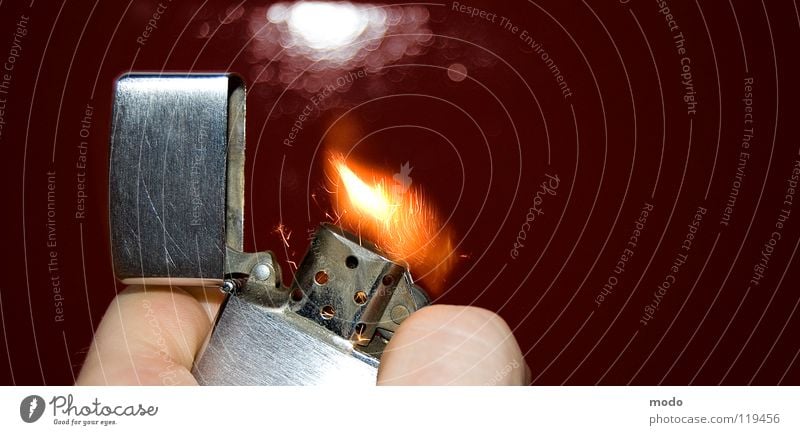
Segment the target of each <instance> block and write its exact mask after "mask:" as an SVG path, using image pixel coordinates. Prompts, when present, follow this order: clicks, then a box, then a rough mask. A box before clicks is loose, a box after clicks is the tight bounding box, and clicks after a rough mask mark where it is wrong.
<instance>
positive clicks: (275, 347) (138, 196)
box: [109, 74, 428, 385]
mask: <svg viewBox="0 0 800 435" xmlns="http://www.w3.org/2000/svg"><path fill="white" fill-rule="evenodd" d="M112 119H113V121H112V128H111V152H110V160H111V164H110V174H109V196H110V198H109V199H110V228H111V243H112V255H113V260H114V269H115V274H116V276H117V277H118V278H119V279H120V280H121V281H122V282H124V283H129V284H144V285H176V286H203V287H218V288H220V289H221V290H222V291H224V292H225V293H226V294H227V296H226V299H225V302H224V303H223V306H222V308H221V309H220V312H219V314H218V315H217V318H216V321H215V326H214V330H213V332H212V333H211V335H210V336H209V338H208V340H207V342H206V344H205V346H204V348H203V350H202V351H201V352H200V353H199V354H198V355H197V357H196V359H195V365H194V369H193V373H194V375H195V376H196V378H197V380H198V382H199V383H201V384H206V385H315V384H349V385H353V384H374V383H375V380H376V376H377V368H378V366H379V364H380V357H381V354H382V352H383V349H384V347H385V346H386V344H387V343H388V341H389V340H390V339H391V337H392V335H393V333H394V331H395V330H396V328H397V327H398V326H399V325H400V323H402V321H403V320H404V319H405V318H406V317H408V316H409V315H410V314H411V313H413V312H414V311H416V310H417V309H419V308H421V307H423V306H425V305H427V304H428V299H427V297H426V295H425V293H424V291H422V290H421V289H420V288H418V287H417V286H415V285H414V284H413V282H412V279H411V276H410V274H409V273H408V270H407V268H406V267H404V266H403V265H401V264H398V263H396V262H393V261H391V260H389V259H387V258H386V257H385V256H384V255H382V254H381V253H380V251H379V250H378V249H377V248H376V247H375V246H372V245H371V244H369V243H368V242H365V241H361V240H359V239H357V238H356V237H354V236H353V235H351V234H349V233H347V232H346V231H344V230H342V229H340V228H337V227H335V226H332V225H328V224H323V225H321V226H320V228H319V229H318V230H317V232H316V233H315V235H314V236H313V238H312V240H311V245H310V247H309V250H308V253H307V254H306V256H305V258H304V259H303V261H302V262H301V264H300V266H299V267H298V270H297V272H296V274H295V279H294V281H293V283H292V285H291V286H290V287H285V286H284V285H283V282H282V281H281V276H280V267H279V265H278V264H277V263H276V261H275V258H274V256H273V255H272V253H270V252H256V253H245V252H243V220H244V199H243V198H244V161H245V154H244V149H245V138H244V134H245V89H244V85H243V83H242V82H241V81H240V80H239V79H237V78H236V77H234V76H231V75H227V74H214V75H207V74H206V75H201V74H188V75H148V74H129V75H126V76H123V77H122V78H120V79H119V80H118V82H117V86H116V92H115V99H114V114H113V118H112Z"/></svg>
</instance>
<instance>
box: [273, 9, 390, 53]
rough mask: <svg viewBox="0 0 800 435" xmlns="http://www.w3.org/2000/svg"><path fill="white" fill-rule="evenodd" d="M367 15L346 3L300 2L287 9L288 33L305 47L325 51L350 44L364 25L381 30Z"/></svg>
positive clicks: (367, 13) (359, 33) (375, 21)
mask: <svg viewBox="0 0 800 435" xmlns="http://www.w3.org/2000/svg"><path fill="white" fill-rule="evenodd" d="M267 14H268V15H269V12H268V13H267ZM371 15H373V14H370V13H369V11H364V10H360V9H358V8H356V7H355V6H353V5H352V4H350V3H326V2H303V3H297V4H295V5H293V6H292V7H291V9H290V10H289V14H288V16H289V17H288V20H287V21H288V24H289V31H291V32H292V34H293V35H295V36H296V37H298V38H301V39H302V40H303V42H305V44H306V45H307V46H308V47H310V48H313V49H315V50H325V51H328V50H336V49H340V48H343V47H345V46H346V45H348V44H350V43H352V42H353V41H354V40H355V39H356V38H357V37H358V36H359V35H361V33H362V32H363V31H364V29H365V28H366V27H367V25H368V24H371V25H372V26H373V27H383V26H382V24H383V23H380V22H377V21H378V20H371V18H372V17H371ZM380 30H383V29H380ZM380 33H381V34H382V33H383V32H382V31H381V32H380Z"/></svg>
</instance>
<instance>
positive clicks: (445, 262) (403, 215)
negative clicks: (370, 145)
mask: <svg viewBox="0 0 800 435" xmlns="http://www.w3.org/2000/svg"><path fill="white" fill-rule="evenodd" d="M329 162H330V165H331V168H332V169H333V171H334V173H335V174H336V177H335V178H336V180H337V181H336V182H334V183H333V189H332V191H333V194H334V199H335V201H334V204H335V205H334V206H335V211H336V214H337V216H338V217H339V219H340V225H343V226H346V227H348V229H350V230H351V231H354V232H356V233H358V234H359V235H360V236H363V237H366V238H367V239H369V240H371V241H372V242H374V243H375V244H376V245H378V247H379V248H380V249H381V250H382V251H384V253H386V254H387V255H388V256H389V257H390V258H391V259H392V260H394V261H404V262H406V263H408V265H409V269H410V270H411V272H412V273H413V274H414V276H415V277H417V278H420V279H421V280H423V281H424V282H425V286H426V289H427V290H428V291H432V292H436V293H438V292H439V291H440V289H441V287H442V285H443V284H444V279H445V277H446V275H447V273H448V272H449V270H450V268H451V267H452V260H453V245H452V241H451V239H450V234H449V231H448V230H447V229H446V228H444V227H443V226H442V223H441V222H440V219H439V217H438V216H437V214H436V212H435V210H433V209H432V208H431V207H430V206H429V205H428V204H427V203H426V202H425V199H424V198H423V195H422V193H421V192H420V190H419V189H410V188H409V187H408V186H404V185H399V184H398V183H397V181H394V182H393V183H392V184H391V185H390V184H389V183H388V182H387V180H392V178H391V177H387V176H385V175H383V174H380V173H378V172H376V171H368V170H363V169H361V170H354V169H353V166H352V165H348V164H347V163H346V162H345V160H344V157H343V156H341V155H334V156H333V157H332V158H331V159H330V160H329ZM359 173H360V174H362V175H361V176H359V175H358V174H359ZM367 174H369V175H370V176H371V177H372V179H373V180H374V181H373V182H372V183H371V184H370V183H368V182H366V181H364V178H365V176H367Z"/></svg>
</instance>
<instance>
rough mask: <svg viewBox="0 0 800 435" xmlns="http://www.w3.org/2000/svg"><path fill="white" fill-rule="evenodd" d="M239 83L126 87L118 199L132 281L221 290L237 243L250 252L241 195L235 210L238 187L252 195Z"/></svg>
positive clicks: (135, 83)
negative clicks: (229, 252) (246, 180)
mask: <svg viewBox="0 0 800 435" xmlns="http://www.w3.org/2000/svg"><path fill="white" fill-rule="evenodd" d="M237 83H238V80H237V79H235V78H233V77H230V76H227V75H181V76H177V75H175V76H169V75H166V76H152V75H140V74H133V75H127V76H124V77H122V78H120V79H119V80H118V82H117V88H116V94H115V99H114V114H113V119H112V130H111V157H110V159H111V161H110V177H109V184H110V186H109V189H110V190H109V194H110V220H111V222H110V224H111V225H110V228H111V242H112V253H113V259H114V269H115V273H116V275H117V277H118V278H119V279H121V280H122V281H123V282H126V283H134V282H151V283H153V282H165V281H167V282H172V283H176V282H180V283H182V284H186V285H208V284H217V285H218V284H219V283H220V282H221V280H222V278H223V273H224V261H225V252H226V249H225V247H226V241H227V239H229V238H230V239H231V243H232V244H233V246H232V247H233V248H237V249H241V235H240V234H239V233H240V232H241V218H242V206H243V205H242V204H241V202H242V201H241V194H239V197H238V198H237V197H236V195H234V197H233V198H232V200H233V204H232V205H233V207H231V208H229V207H227V206H226V194H229V191H230V190H234V191H236V190H237V189H238V190H243V184H242V183H243V182H241V180H239V178H241V177H242V176H243V175H242V172H243V165H244V137H243V135H244V130H243V126H241V128H239V127H237V123H238V122H241V123H243V122H244V118H243V116H244V93H243V92H241V91H237V89H240V88H241V85H240V84H239V85H237ZM231 97H233V98H231ZM230 106H233V110H231V109H230ZM229 127H232V128H229ZM229 142H230V143H231V145H232V146H231V147H230V150H229V146H228V145H229ZM229 151H230V154H231V155H230V156H229ZM229 157H230V158H229ZM229 173H230V174H232V175H233V176H234V183H233V184H234V185H233V186H231V189H228V188H227V187H226V182H227V177H228V174H229ZM237 177H238V178H237ZM228 222H231V223H232V224H230V223H228ZM230 227H233V228H230ZM229 228H230V229H229ZM237 236H238V237H237Z"/></svg>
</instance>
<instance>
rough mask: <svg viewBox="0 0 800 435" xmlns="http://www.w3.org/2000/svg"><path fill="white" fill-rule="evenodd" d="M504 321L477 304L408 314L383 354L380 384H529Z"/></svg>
mask: <svg viewBox="0 0 800 435" xmlns="http://www.w3.org/2000/svg"><path fill="white" fill-rule="evenodd" d="M529 382H530V369H529V368H528V366H527V364H526V363H525V360H524V358H523V357H522V352H521V351H520V349H519V345H518V344H517V341H516V340H515V339H514V335H513V333H512V332H511V330H510V329H509V327H508V325H507V324H506V322H505V321H503V319H502V318H500V316H498V315H496V314H494V313H492V312H491V311H488V310H484V309H482V308H476V307H462V306H452V305H432V306H429V307H425V308H423V309H421V310H419V311H417V312H416V313H414V314H413V315H411V316H410V317H409V318H408V319H406V320H405V321H404V322H403V324H402V325H401V326H400V328H399V329H398V330H397V332H396V333H395V334H394V337H392V339H391V341H389V344H388V345H387V347H386V350H384V352H383V356H382V357H381V365H380V368H379V370H378V384H379V385H527V384H528V383H529Z"/></svg>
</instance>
